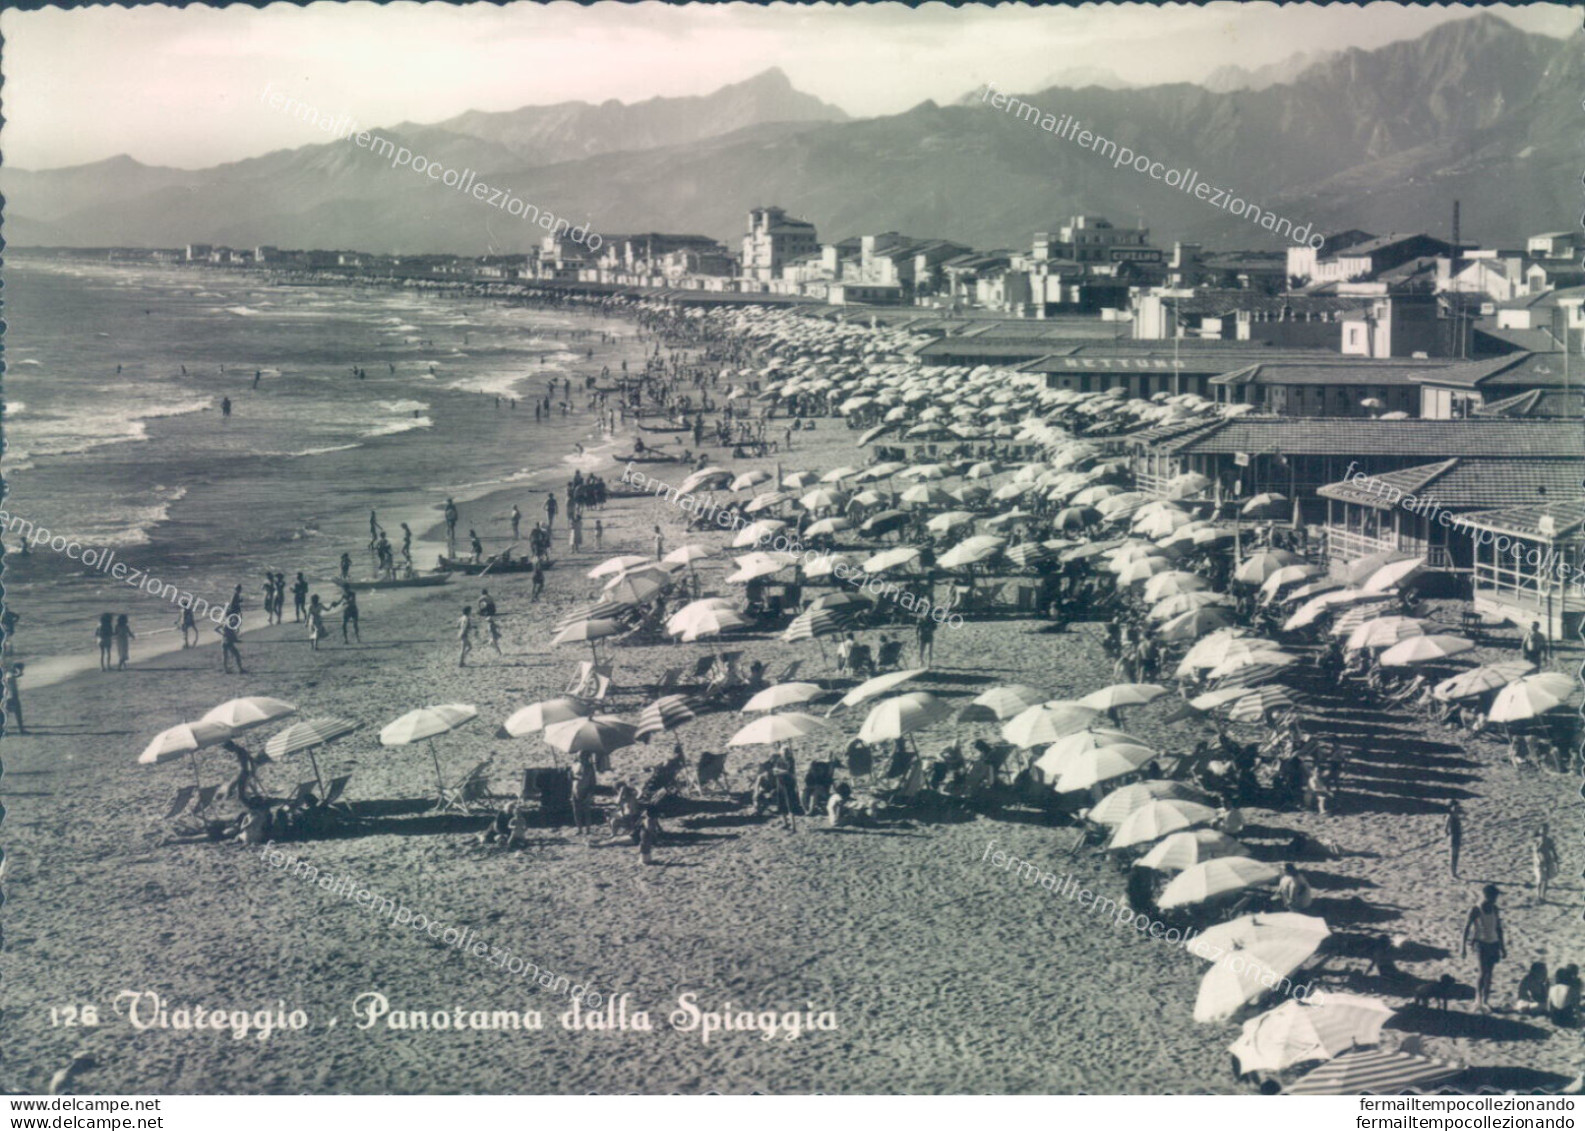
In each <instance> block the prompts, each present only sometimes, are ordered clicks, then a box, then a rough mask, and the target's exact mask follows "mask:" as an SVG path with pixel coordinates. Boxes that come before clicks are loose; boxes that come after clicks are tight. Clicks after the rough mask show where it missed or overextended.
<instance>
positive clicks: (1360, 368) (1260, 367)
mask: <svg viewBox="0 0 1585 1131" xmlns="http://www.w3.org/2000/svg"><path fill="white" fill-rule="evenodd" d="M1406 360H1407V359H1403V358H1398V359H1390V358H1384V359H1382V360H1380V361H1375V362H1352V363H1350V362H1346V361H1337V362H1306V363H1304V364H1293V363H1289V362H1280V361H1279V362H1269V361H1268V362H1258V363H1256V364H1254V365H1246V366H1244V367H1243V368H1242V369H1235V370H1233V371H1232V372H1231V373H1224V374H1222V375H1221V376H1220V377H1212V378H1211V384H1213V385H1409V384H1411V383H1412V382H1410V380H1409V375H1410V374H1411V373H1417V372H1422V371H1423V370H1422V369H1421V368H1420V367H1419V363H1416V362H1414V361H1408V362H1407V364H1405V361H1406Z"/></svg>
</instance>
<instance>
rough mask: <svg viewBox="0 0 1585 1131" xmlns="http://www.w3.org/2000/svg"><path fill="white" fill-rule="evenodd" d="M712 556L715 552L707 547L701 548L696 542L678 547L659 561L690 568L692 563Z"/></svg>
mask: <svg viewBox="0 0 1585 1131" xmlns="http://www.w3.org/2000/svg"><path fill="white" fill-rule="evenodd" d="M714 555H715V551H714V550H712V549H710V548H709V547H708V546H701V545H699V543H697V542H689V543H688V544H687V545H686V546H678V547H677V548H676V549H675V550H673V551H672V552H671V553H669V554H667V555H666V556H665V557H664V558H662V559H660V560H661V561H663V562H667V563H670V564H671V565H686V566H691V565H693V563H694V562H697V561H702V560H704V559H705V558H709V557H713V556H714Z"/></svg>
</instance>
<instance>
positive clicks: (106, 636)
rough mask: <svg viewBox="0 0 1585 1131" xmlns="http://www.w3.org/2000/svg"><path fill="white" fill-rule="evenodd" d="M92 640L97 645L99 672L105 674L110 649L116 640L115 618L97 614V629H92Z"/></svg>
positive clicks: (107, 668)
mask: <svg viewBox="0 0 1585 1131" xmlns="http://www.w3.org/2000/svg"><path fill="white" fill-rule="evenodd" d="M94 639H95V640H96V641H98V643H99V670H100V671H102V672H107V671H109V670H110V649H111V648H112V647H113V646H114V644H115V639H116V627H115V617H114V616H113V615H112V614H110V613H100V614H99V627H98V628H96V629H94Z"/></svg>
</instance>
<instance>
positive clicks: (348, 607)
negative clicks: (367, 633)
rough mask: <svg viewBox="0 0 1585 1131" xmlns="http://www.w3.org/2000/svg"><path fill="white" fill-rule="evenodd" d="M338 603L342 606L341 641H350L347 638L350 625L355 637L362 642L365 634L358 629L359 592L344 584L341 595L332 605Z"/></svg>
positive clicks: (332, 606)
mask: <svg viewBox="0 0 1585 1131" xmlns="http://www.w3.org/2000/svg"><path fill="white" fill-rule="evenodd" d="M337 605H340V606H341V642H342V643H343V644H346V643H349V641H348V640H347V627H348V626H349V625H350V626H351V627H352V635H353V638H354V639H356V640H357V642H358V643H359V644H362V643H363V634H362V633H360V632H359V631H358V594H357V592H356V591H355V590H354V589H353V588H352V586H350V585H343V586H342V587H341V597H340V598H339V599H338V600H337V601H336V602H335V604H332V605H331V606H330V607H331V608H332V609H334V608H335V607H336V606H337Z"/></svg>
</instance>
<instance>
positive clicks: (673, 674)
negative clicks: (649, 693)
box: [654, 666, 682, 695]
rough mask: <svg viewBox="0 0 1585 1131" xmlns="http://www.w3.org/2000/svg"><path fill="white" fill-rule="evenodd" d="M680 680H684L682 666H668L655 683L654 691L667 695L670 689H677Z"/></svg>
mask: <svg viewBox="0 0 1585 1131" xmlns="http://www.w3.org/2000/svg"><path fill="white" fill-rule="evenodd" d="M680 682H682V667H681V666H678V667H675V668H667V669H666V670H665V672H663V673H662V674H661V677H660V680H659V681H658V682H657V683H656V684H655V687H654V691H655V693H656V694H657V695H665V694H666V693H668V692H670V691H674V690H676V687H677V685H678V684H679V683H680Z"/></svg>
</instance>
